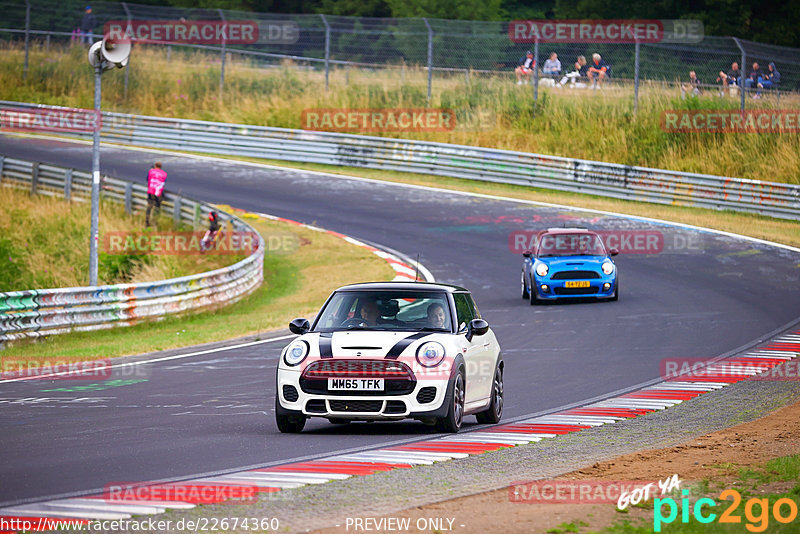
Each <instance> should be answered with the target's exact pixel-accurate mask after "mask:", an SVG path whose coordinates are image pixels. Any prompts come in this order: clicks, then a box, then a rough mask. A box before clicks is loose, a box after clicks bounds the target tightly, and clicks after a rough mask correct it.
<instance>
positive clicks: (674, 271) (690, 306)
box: [0, 137, 800, 505]
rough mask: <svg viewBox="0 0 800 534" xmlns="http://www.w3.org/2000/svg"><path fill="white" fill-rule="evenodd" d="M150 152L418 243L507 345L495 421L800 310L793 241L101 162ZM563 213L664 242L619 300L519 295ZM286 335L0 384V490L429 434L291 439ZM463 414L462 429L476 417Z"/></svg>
mask: <svg viewBox="0 0 800 534" xmlns="http://www.w3.org/2000/svg"><path fill="white" fill-rule="evenodd" d="M0 154H4V155H6V156H9V157H15V158H24V159H31V160H34V161H43V162H48V163H52V164H57V165H63V166H72V167H75V168H82V169H89V168H90V166H91V154H90V147H89V146H88V145H83V144H71V143H60V142H56V141H48V140H30V139H18V138H8V137H0ZM156 160H160V161H162V162H163V163H164V169H165V170H166V171H167V172H168V173H169V177H168V180H167V190H168V191H172V192H180V193H183V194H186V195H188V196H191V197H193V198H197V199H201V200H205V201H209V202H214V203H224V204H230V205H232V206H236V207H238V208H243V209H246V210H251V211H258V212H265V213H270V214H274V215H278V216H281V217H286V218H290V219H294V220H298V221H301V222H305V223H313V224H316V225H319V226H322V227H324V228H327V229H330V230H335V231H338V232H342V233H344V234H348V235H351V236H353V237H356V238H359V239H363V240H366V241H370V242H374V243H380V244H383V245H386V246H388V247H391V248H393V249H396V250H399V251H401V252H403V253H405V254H407V255H408V256H411V257H416V255H417V254H419V258H420V261H421V262H422V263H423V264H424V265H425V266H426V267H428V268H429V269H430V270H431V271H432V272H433V274H434V276H435V277H436V279H437V281H440V282H448V283H454V284H459V285H463V286H465V287H467V288H469V289H471V290H472V292H473V293H474V295H475V298H476V301H477V303H478V306H479V308H480V311H481V313H482V314H483V316H484V317H485V318H486V319H487V320H488V321H489V324H490V325H491V326H492V328H493V329H494V331H495V333H496V335H497V338H498V340H499V341H500V344H501V346H502V348H503V355H504V358H505V361H506V384H505V388H506V389H505V392H506V404H505V410H506V411H505V418H511V417H517V416H522V415H525V414H530V413H534V412H539V411H543V410H548V409H554V408H557V407H560V406H564V405H566V404H570V403H574V402H578V401H581V400H583V399H587V398H591V397H595V396H601V395H606V394H609V393H611V392H613V391H616V390H619V389H622V388H626V387H630V386H632V385H635V384H638V383H641V382H644V381H647V380H651V379H655V378H657V377H658V376H659V369H660V363H661V361H662V360H663V359H665V358H690V357H713V356H717V355H720V354H723V353H725V352H728V351H731V350H733V349H736V348H737V347H740V346H742V345H744V344H747V343H749V342H751V341H754V340H756V339H757V338H759V337H760V336H764V335H765V334H767V333H769V332H771V331H773V330H774V329H776V328H779V327H781V326H783V325H785V324H786V323H789V322H790V321H792V320H794V319H796V318H797V317H798V316H800V254H797V253H794V252H791V251H787V250H782V249H778V248H775V247H771V246H768V245H763V244H758V243H752V242H748V241H743V240H738V239H734V238H730V237H724V236H719V235H716V234H711V233H706V232H694V231H688V230H685V229H676V228H673V227H669V226H663V225H659V224H655V223H647V222H643V221H637V220H629V219H624V218H617V217H612V216H606V215H598V214H594V213H582V212H578V211H575V210H567V209H565V208H564V209H562V208H545V207H540V206H535V205H530V204H525V203H520V202H513V201H504V200H494V199H484V198H478V197H471V196H466V195H459V194H454V193H447V192H433V191H429V190H423V189H415V188H409V187H403V186H398V185H394V184H389V183H374V182H368V181H360V180H349V179H339V178H332V177H330V176H320V175H314V174H311V173H304V172H301V171H286V170H275V169H265V168H257V167H253V166H246V165H242V164H237V163H235V162H226V161H213V162H211V161H201V160H197V159H192V158H182V157H178V156H165V155H155V154H148V153H146V152H142V151H128V150H124V149H116V148H106V147H104V148H103V150H102V155H101V164H102V172H103V173H104V174H109V175H112V176H116V177H119V178H126V179H133V180H137V181H140V182H143V181H144V177H145V175H146V172H147V169H148V168H149V167H150V165H151V164H152V163H153V162H154V161H156ZM101 216H102V214H101ZM563 225H568V226H574V225H580V226H588V227H590V228H593V229H600V230H610V231H618V230H625V231H628V232H630V231H634V232H645V233H647V234H648V235H658V236H661V237H660V238H659V239H661V241H660V242H661V247H660V249H659V250H649V252H652V253H648V254H634V253H630V254H621V255H620V256H618V261H617V264H618V266H619V270H620V281H621V282H620V287H621V297H620V300H619V302H605V303H594V302H591V303H574V304H566V305H561V304H560V305H548V306H538V307H531V306H529V305H528V303H527V302H525V301H523V300H522V299H521V298H520V287H519V278H520V265H521V258H520V256H519V255H518V254H513V253H512V252H511V251H510V249H509V235H510V234H511V232H514V231H519V230H539V229H542V228H545V227H547V226H563ZM287 333H288V330H287ZM283 343H285V341H278V342H272V343H263V344H259V345H255V346H251V347H246V348H240V349H234V350H228V351H222V352H216V353H212V354H207V355H204V356H198V357H192V358H186V359H179V360H171V361H164V362H159V363H153V364H146V365H142V366H139V367H137V368H136V374H135V376H132V377H131V379H132V380H138V381H137V382H132V383H128V384H127V385H120V383H115V384H116V387H108V386H109V384H108V383H103V382H102V381H98V382H92V381H90V380H54V381H45V380H33V381H24V382H12V383H2V384H0V427H2V428H3V431H2V437H0V450H1V451H2V455H0V478H2V481H3V484H2V485H1V486H0V504H2V505H8V504H10V503H12V502H19V501H20V500H30V499H38V498H44V497H48V496H54V495H60V494H65V493H71V492H81V491H88V490H97V489H98V488H102V487H103V486H105V485H106V484H109V483H112V482H122V481H128V482H133V481H145V480H161V479H174V478H178V477H189V476H191V475H196V474H200V473H206V472H212V471H219V470H225V469H233V468H236V467H242V466H258V465H264V464H268V463H271V462H284V461H289V460H291V459H294V458H298V457H302V456H307V455H315V454H322V453H326V452H330V451H339V450H342V449H348V448H354V447H362V448H369V447H376V446H378V445H381V444H385V443H387V442H390V441H395V440H401V439H410V438H414V437H417V438H419V439H422V438H430V437H431V435H432V434H431V430H430V429H429V428H428V427H426V426H424V425H422V424H419V423H415V422H408V423H373V424H367V423H356V424H352V425H349V426H347V427H337V426H334V425H331V424H329V423H328V422H326V421H324V420H312V421H310V422H309V424H308V425H307V426H306V431H305V432H304V433H303V434H301V435H286V434H280V433H279V432H278V430H277V429H276V427H275V423H274V419H273V416H272V409H273V398H274V397H273V395H274V376H275V365H276V360H277V357H278V354H279V351H280V349H281V348H282V346H283ZM0 356H1V354H0ZM54 356H57V355H54ZM92 384H94V385H92ZM468 420H469V424H468V425H467V426H466V430H469V428H470V426H471V425H472V424H474V418H472V417H470V418H468Z"/></svg>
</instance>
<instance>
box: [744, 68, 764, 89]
mask: <svg viewBox="0 0 800 534" xmlns="http://www.w3.org/2000/svg"><path fill="white" fill-rule="evenodd" d="M759 78H762V72H761V69H760V68H758V62H756V63H753V70H751V71H750V75H749V76H748V77H747V79H746V80H745V81H744V88H745V89H750V88H751V87H753V86H754V85H756V86H757V85H758V80H759Z"/></svg>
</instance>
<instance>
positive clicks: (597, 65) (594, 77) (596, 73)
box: [587, 53, 608, 85]
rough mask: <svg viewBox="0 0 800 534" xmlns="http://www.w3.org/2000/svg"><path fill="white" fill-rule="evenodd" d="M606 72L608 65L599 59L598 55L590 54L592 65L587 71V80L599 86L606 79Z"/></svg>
mask: <svg viewBox="0 0 800 534" xmlns="http://www.w3.org/2000/svg"><path fill="white" fill-rule="evenodd" d="M607 70H608V65H607V64H606V62H605V61H603V58H602V57H600V54H596V53H595V54H592V64H591V65H590V66H589V71H588V72H587V76H589V80H590V81H591V82H592V83H593V84H601V85H602V83H603V80H604V79H605V77H606V71H607Z"/></svg>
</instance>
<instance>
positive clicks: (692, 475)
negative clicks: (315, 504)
mask: <svg viewBox="0 0 800 534" xmlns="http://www.w3.org/2000/svg"><path fill="white" fill-rule="evenodd" d="M798 453H800V402H798V403H795V404H793V405H790V406H786V407H784V408H782V409H780V410H777V411H776V412H773V413H772V414H770V415H768V416H766V417H763V418H761V419H758V420H756V421H754V422H752V423H745V424H742V425H738V426H735V427H731V428H728V429H725V430H721V431H718V432H714V433H711V434H707V435H705V436H702V437H700V438H696V439H692V440H690V441H687V442H686V443H682V444H680V445H677V446H675V447H669V448H666V449H654V450H646V451H641V452H637V453H633V454H628V455H625V456H620V457H618V458H614V459H613V460H609V461H605V462H598V463H596V464H594V465H592V466H591V467H587V468H584V469H580V470H577V471H573V472H571V473H567V474H565V475H563V476H561V477H559V478H558V479H556V480H559V481H568V480H589V479H591V480H602V481H637V480H638V481H653V480H664V479H666V478H668V477H670V476H672V475H673V474H677V475H678V476H679V477H680V479H681V480H682V487H686V485H689V484H693V483H701V482H703V481H705V482H706V483H707V484H708V486H707V487H708V488H709V491H711V492H712V493H715V494H718V493H719V491H718V490H717V488H720V489H721V488H723V487H736V485H737V484H738V483H739V482H738V479H739V470H740V469H742V468H751V469H757V468H759V467H762V466H763V464H765V463H766V462H767V461H768V460H771V459H774V458H778V457H781V456H788V455H792V454H798ZM791 485H792V484H783V483H781V484H768V485H765V486H764V487H762V488H759V491H771V490H775V489H779V490H784V491H785V489H787V488H788V487H790V486H791ZM778 486H780V488H779V487H778ZM784 486H785V487H784ZM511 497H512V493H511V492H510V491H509V489H508V488H506V489H502V490H496V491H490V492H486V493H480V494H477V495H472V496H469V497H463V498H458V499H453V500H449V501H443V502H440V503H435V504H430V505H426V506H421V507H417V508H412V509H409V510H404V511H401V512H398V513H395V514H392V515H390V516H385V517H384V518H369V519H370V522H369V523H363V522H362V523H361V528H359V524H358V523H357V522H356V520H357V519H363V520H365V519H367V518H350V519H349V520H348V523H347V524H346V523H345V522H343V523H342V524H341V525H340V526H339V527H336V528H330V529H325V530H322V531H319V532H321V533H324V534H333V533H339V532H387V533H396V532H403V531H410V532H419V531H423V532H447V531H450V530H452V531H454V532H463V533H469V532H509V533H514V532H519V533H536V532H546V531H548V530H552V531H553V532H570V531H579V532H585V531H587V530H592V531H594V530H598V529H602V528H604V527H606V526H609V525H611V524H612V523H614V522H615V521H616V520H618V519H620V518H622V517H624V518H627V519H631V520H635V519H638V518H642V519H645V518H648V517H649V518H652V511H651V509H648V508H647V507H630V508H629V509H628V510H627V511H626V512H625V513H624V515H623V513H622V512H618V511H617V510H616V505H615V504H610V503H609V504H550V503H547V504H539V503H535V504H534V503H530V502H512V498H511ZM382 519H384V520H391V521H392V522H389V523H387V522H384V523H381V520H382ZM404 519H407V520H409V523H407V524H408V525H409V526H410V528H408V529H406V530H403V529H402V528H397V527H398V526H399V525H403V524H404V523H403V520H404ZM431 520H434V521H431ZM436 520H439V522H435V521H436ZM382 527H383V528H382ZM420 527H422V528H420Z"/></svg>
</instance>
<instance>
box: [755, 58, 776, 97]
mask: <svg viewBox="0 0 800 534" xmlns="http://www.w3.org/2000/svg"><path fill="white" fill-rule="evenodd" d="M780 83H781V73H780V72H778V69H776V68H775V63H772V62H770V64H769V70H768V71H767V72H765V73H764V75H763V76H762V77H761V78H759V79H758V88H759V89H777V88H778V85H780ZM756 97H757V98H761V91H759V92H757V93H756V96H755V97H754V98H756Z"/></svg>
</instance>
